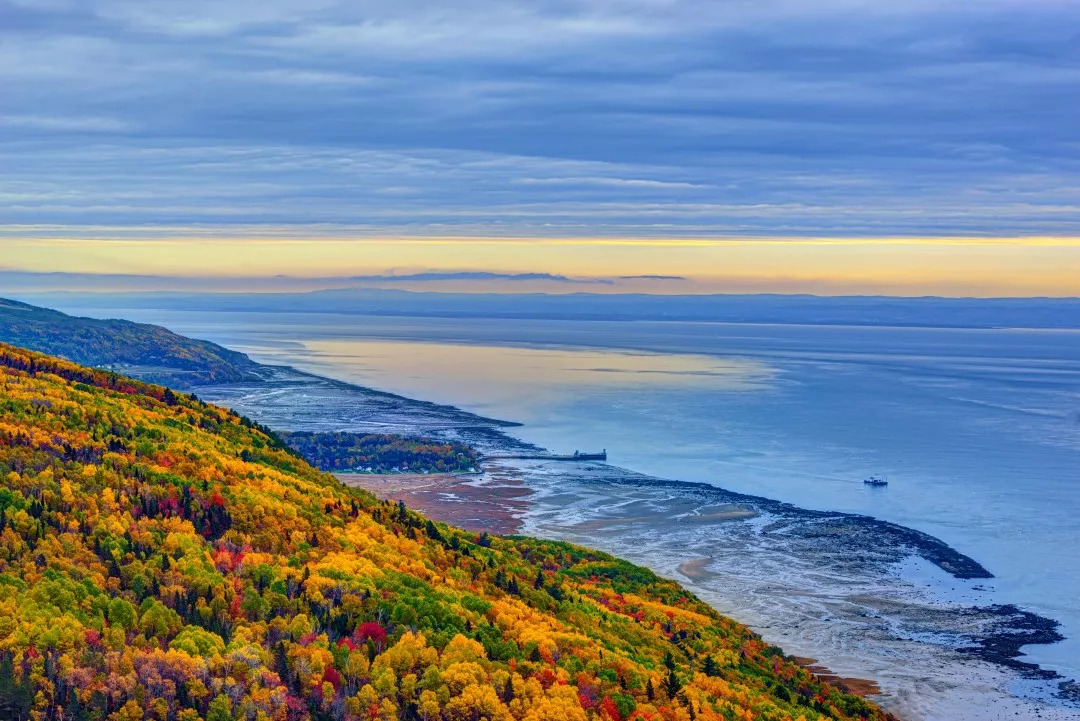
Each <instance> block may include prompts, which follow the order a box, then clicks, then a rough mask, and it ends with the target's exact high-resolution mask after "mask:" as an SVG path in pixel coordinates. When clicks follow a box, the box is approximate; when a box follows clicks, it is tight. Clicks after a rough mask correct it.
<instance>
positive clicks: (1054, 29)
mask: <svg viewBox="0 0 1080 721" xmlns="http://www.w3.org/2000/svg"><path fill="white" fill-rule="evenodd" d="M0 87H2V92H0V271H6V272H7V273H8V275H7V276H3V277H7V278H9V279H10V278H15V277H16V275H18V278H19V282H20V283H29V284H31V285H32V284H33V283H34V282H35V278H36V279H38V280H40V281H41V282H42V283H46V282H48V283H55V282H56V279H57V278H58V276H55V275H50V276H39V275H37V274H41V273H50V272H51V273H56V272H59V273H65V274H69V275H70V277H71V278H72V279H75V277H76V276H79V277H81V276H85V275H98V276H101V275H102V274H111V275H115V274H130V275H133V276H143V277H159V276H176V275H180V276H192V277H206V276H220V277H222V278H236V277H246V276H266V277H270V276H275V275H282V274H284V275H295V276H305V277H319V278H323V277H326V278H334V279H337V278H340V277H343V276H351V275H356V274H361V275H367V276H383V275H394V276H401V275H410V274H413V275H415V274H417V273H421V274H422V273H425V272H429V271H438V272H459V271H468V272H472V271H492V272H495V273H496V274H500V275H514V274H521V273H547V274H552V275H560V276H567V277H573V278H575V279H593V280H597V279H600V280H603V281H604V282H602V283H601V282H597V283H596V285H604V286H605V287H608V288H614V289H615V290H621V289H634V290H642V289H645V290H646V291H647V292H675V291H676V290H678V292H686V291H690V292H713V291H723V290H733V291H736V292H744V291H746V290H756V289H759V290H769V291H780V292H785V291H792V292H821V293H850V292H881V293H893V294H901V295H909V294H926V293H934V294H943V295H965V294H969V295H1080V240H1078V238H1080V100H1078V99H1080V2H1078V1H1077V0H981V1H979V2H972V1H967V0H956V1H954V2H940V0H934V1H932V2H931V1H928V0H907V1H905V2H897V1H895V0H814V1H813V2H809V1H806V0H716V1H715V2H710V3H702V2H692V1H690V0H579V1H578V2H573V3H569V2H564V1H562V0H538V1H536V2H528V3H523V2H513V1H509V0H498V1H496V0H458V1H456V2H454V3H431V2H426V3H418V2H412V1H411V0H398V1H396V2H392V3H391V2H364V1H351V2H337V1H335V0H305V1H304V2H296V1H294V0H0ZM12 273H14V274H16V275H11V274H12ZM19 274H21V275H19ZM661 274H662V275H668V276H678V277H679V278H680V279H681V280H672V279H667V280H665V281H664V282H659V281H655V279H654V280H652V281H648V282H647V281H645V280H642V279H640V278H636V279H627V278H624V277H623V276H637V275H661ZM49 279H51V280H49ZM608 281H610V282H608ZM80 282H82V281H80ZM148 282H156V281H148ZM328 282H331V281H328ZM333 282H337V281H336V280H334V281H332V282H331V284H332V283H333ZM367 282H374V281H370V280H369V281H367ZM410 282H417V283H419V282H423V283H425V284H430V283H431V282H432V281H431V280H430V279H426V280H423V281H395V283H398V284H401V283H404V284H405V285H408V283H410ZM440 282H441V281H440ZM456 282H457V283H458V284H466V285H468V284H471V285H475V286H484V287H491V286H492V284H493V283H503V284H505V283H506V279H505V278H502V279H495V278H490V277H484V278H481V277H477V276H474V277H472V278H463V279H459V280H458V281H456ZM516 282H517V281H514V283H516ZM530 282H531V283H533V284H534V285H535V286H536V287H537V288H542V289H549V290H550V289H555V288H557V287H562V286H565V285H567V284H566V283H563V282H561V281H560V282H553V283H547V284H546V285H545V282H544V281H542V280H540V279H536V278H533V279H531V280H530ZM241 285H242V284H241ZM241 285H237V286H236V287H237V288H240V287H241ZM316 285H318V283H316ZM0 290H2V287H0Z"/></svg>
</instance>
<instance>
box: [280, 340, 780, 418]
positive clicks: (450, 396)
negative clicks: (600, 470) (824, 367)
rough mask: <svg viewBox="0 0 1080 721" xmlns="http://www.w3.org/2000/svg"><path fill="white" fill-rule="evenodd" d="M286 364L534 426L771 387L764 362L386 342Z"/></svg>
mask: <svg viewBox="0 0 1080 721" xmlns="http://www.w3.org/2000/svg"><path fill="white" fill-rule="evenodd" d="M283 357H284V359H285V360H287V361H288V362H290V363H295V364H303V365H304V366H306V367H308V368H319V369H321V370H323V371H324V372H326V373H331V372H332V374H333V376H334V377H337V378H341V379H343V380H353V381H357V382H360V383H362V384H364V385H371V386H374V387H377V388H380V389H383V390H389V391H393V392H399V393H402V394H404V395H409V396H413V397H418V398H424V399H427V400H435V401H439V402H447V403H452V404H454V405H462V407H467V408H468V409H469V410H473V411H478V412H483V411H485V410H488V409H498V410H499V411H500V412H501V413H503V414H504V415H506V417H508V418H509V419H510V420H516V421H523V422H529V421H536V420H538V419H540V418H543V417H545V416H546V413H545V408H548V409H550V408H552V407H562V406H563V405H564V404H565V403H566V402H568V401H569V400H570V399H573V398H576V397H581V396H583V395H590V394H594V393H600V394H606V393H611V392H617V391H618V390H619V389H626V390H638V391H640V390H643V389H645V388H651V389H654V390H657V391H671V392H673V391H676V390H691V389H707V390H708V391H712V392H745V391H754V390H763V389H767V388H769V387H770V382H771V381H772V380H773V378H774V376H775V374H776V371H775V369H773V368H772V367H771V366H770V365H768V364H767V363H764V362H761V361H757V360H752V359H738V358H717V357H714V356H707V355H692V354H662V353H645V352H640V351H614V350H602V349H588V348H585V349H583V348H558V349H551V348H538V347H507V346H490V345H467V344H460V343H457V344H455V343H427V342H418V341H412V342H408V341H387V340H323V339H314V340H305V341H304V342H303V350H302V351H300V352H292V353H286V354H284V356H283Z"/></svg>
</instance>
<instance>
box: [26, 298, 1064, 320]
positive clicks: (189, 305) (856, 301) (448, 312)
mask: <svg viewBox="0 0 1080 721" xmlns="http://www.w3.org/2000/svg"><path fill="white" fill-rule="evenodd" d="M20 297H24V298H27V299H28V300H33V301H34V302H41V303H46V304H48V305H54V306H58V307H61V308H69V309H70V308H88V309H90V308H92V309H94V310H95V311H98V312H100V310H101V309H102V308H112V309H116V310H117V311H118V312H119V311H121V310H122V309H125V308H156V309H160V310H178V311H230V312H234V313H251V312H256V313H263V312H270V313H272V312H281V311H284V312H290V313H297V312H300V313H333V314H355V315H382V316H415V317H439V318H528V319H544V320H648V321H689V322H706V323H715V322H719V323H780V324H803V325H859V326H868V325H870V326H909V327H911V326H914V327H942V328H1080V298H936V297H926V298H896V297H887V296H846V297H829V296H814V295H767V294H762V295H734V294H732V295H648V294H596V293H568V294H558V295H555V294H552V295H549V294H544V293H434V292H416V291H405V290H383V289H343V290H323V291H315V292H311V293H178V292H131V293H78V292H43V293H22V294H20Z"/></svg>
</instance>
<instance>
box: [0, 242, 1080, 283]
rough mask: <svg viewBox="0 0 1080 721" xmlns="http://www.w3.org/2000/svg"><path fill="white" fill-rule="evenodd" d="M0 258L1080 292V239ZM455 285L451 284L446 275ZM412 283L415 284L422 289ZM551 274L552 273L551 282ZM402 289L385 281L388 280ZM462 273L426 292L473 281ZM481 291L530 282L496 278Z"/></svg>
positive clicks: (237, 272)
mask: <svg viewBox="0 0 1080 721" xmlns="http://www.w3.org/2000/svg"><path fill="white" fill-rule="evenodd" d="M0 244H2V248H3V257H2V258H0V269H4V270H13V271H26V272H35V273H50V272H58V273H74V274H89V275H94V274H99V275H100V274H118V275H132V276H134V275H147V276H164V277H171V278H187V279H206V280H213V279H230V278H231V279H256V278H272V277H273V276H280V275H285V276H289V277H291V278H327V277H335V278H337V277H342V276H349V275H367V274H372V275H378V274H383V273H387V272H391V273H395V274H399V275H400V274H405V273H410V272H422V271H445V272H465V271H490V272H498V273H550V274H553V275H564V276H571V277H581V278H613V277H620V276H634V275H671V276H681V277H684V278H686V279H687V280H686V281H685V282H680V283H678V284H677V287H676V286H674V285H672V286H670V287H662V286H658V285H657V284H656V283H652V284H650V283H646V282H644V281H640V282H638V281H633V280H628V281H620V282H619V283H618V284H616V285H614V286H609V287H593V286H591V285H590V286H587V287H581V286H577V287H567V285H565V284H563V285H561V286H560V285H558V284H554V285H553V287H550V288H548V287H547V286H545V285H544V284H543V283H538V286H537V287H536V288H533V287H529V290H542V291H545V292H575V291H585V290H587V291H589V292H656V293H671V292H678V293H687V292H690V293H704V292H725V290H728V291H730V292H779V293H785V292H800V293H801V292H813V293H820V294H824V295H836V294H849V293H875V294H877V293H880V294H888V295H946V296H956V295H967V296H1001V295H1019V296H1044V295H1045V296H1080V238H1074V237H1048V236H1035V237H1015V238H1013V237H993V238H988V237H946V238H941V237H922V238H919V237H902V236H898V237H879V238H851V237H833V238H828V237H819V238H804V237H783V236H776V237H741V238H740V237H736V238H729V237H717V238H678V237H675V238H607V237H597V238H589V237H578V238H521V237H518V238H503V237H486V236H480V237H450V236H431V237H426V236H401V237H346V236H338V237H307V238H301V237H272V236H271V237H265V236H263V237H217V238H213V237H198V236H197V235H190V236H187V237H181V236H176V237H158V238H150V237H142V238H135V237H127V238H73V237H37V238H34V237H22V238H12V237H8V238H5V239H2V240H0ZM447 284H449V285H450V287H449V288H446V287H445V286H446V285H447ZM417 285H418V284H415V283H414V284H412V285H411V286H409V287H414V288H415V287H417ZM549 285H551V284H549ZM397 286H401V287H404V285H403V284H401V283H399V282H396V281H380V287H397ZM466 286H468V283H466V282H464V281H440V282H437V283H436V282H426V283H424V284H423V288H425V289H429V290H436V289H451V290H457V291H462V290H470V289H471V288H470V287H466ZM478 286H482V287H476V288H475V290H483V291H489V290H495V291H496V292H505V291H507V290H524V289H525V288H524V287H523V286H522V285H521V282H520V281H512V282H510V283H509V287H504V286H507V283H502V284H501V285H500V283H498V282H490V281H485V282H484V283H482V284H478Z"/></svg>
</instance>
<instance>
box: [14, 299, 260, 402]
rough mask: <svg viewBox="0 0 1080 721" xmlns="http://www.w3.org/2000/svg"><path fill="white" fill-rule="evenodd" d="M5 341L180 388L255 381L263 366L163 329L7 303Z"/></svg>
mask: <svg viewBox="0 0 1080 721" xmlns="http://www.w3.org/2000/svg"><path fill="white" fill-rule="evenodd" d="M0 341H2V342H5V343H11V344H13V345H17V346H22V347H24V348H30V349H32V350H36V351H39V352H42V353H49V354H51V355H55V356H60V357H62V358H67V359H68V360H71V361H74V362H76V363H81V364H84V365H89V366H94V367H98V368H102V367H104V368H111V369H114V370H123V372H125V373H127V374H128V375H136V376H138V377H139V378H142V379H144V380H146V381H150V382H154V383H164V384H166V385H171V386H174V387H180V388H187V387H190V386H193V385H198V384H203V383H233V382H237V381H242V380H252V379H254V378H257V375H256V374H255V371H256V370H257V369H258V367H259V366H258V364H257V363H255V362H254V361H252V360H251V359H250V358H248V357H247V356H246V355H244V354H243V353H238V352H236V351H232V350H229V349H227V348H223V347H221V346H219V345H216V344H214V343H210V342H208V341H202V340H194V339H192V338H186V337H184V336H181V335H177V334H176V333H173V332H172V331H169V330H167V329H165V328H162V327H160V326H156V325H148V324H146V323H133V322H131V321H127V320H98V319H95V318H78V317H75V316H70V315H67V314H66V313H61V312H60V311H57V310H51V309H48V308H39V307H37V306H33V305H28V304H26V303H20V302H18V301H14V300H7V299H4V298H0Z"/></svg>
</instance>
